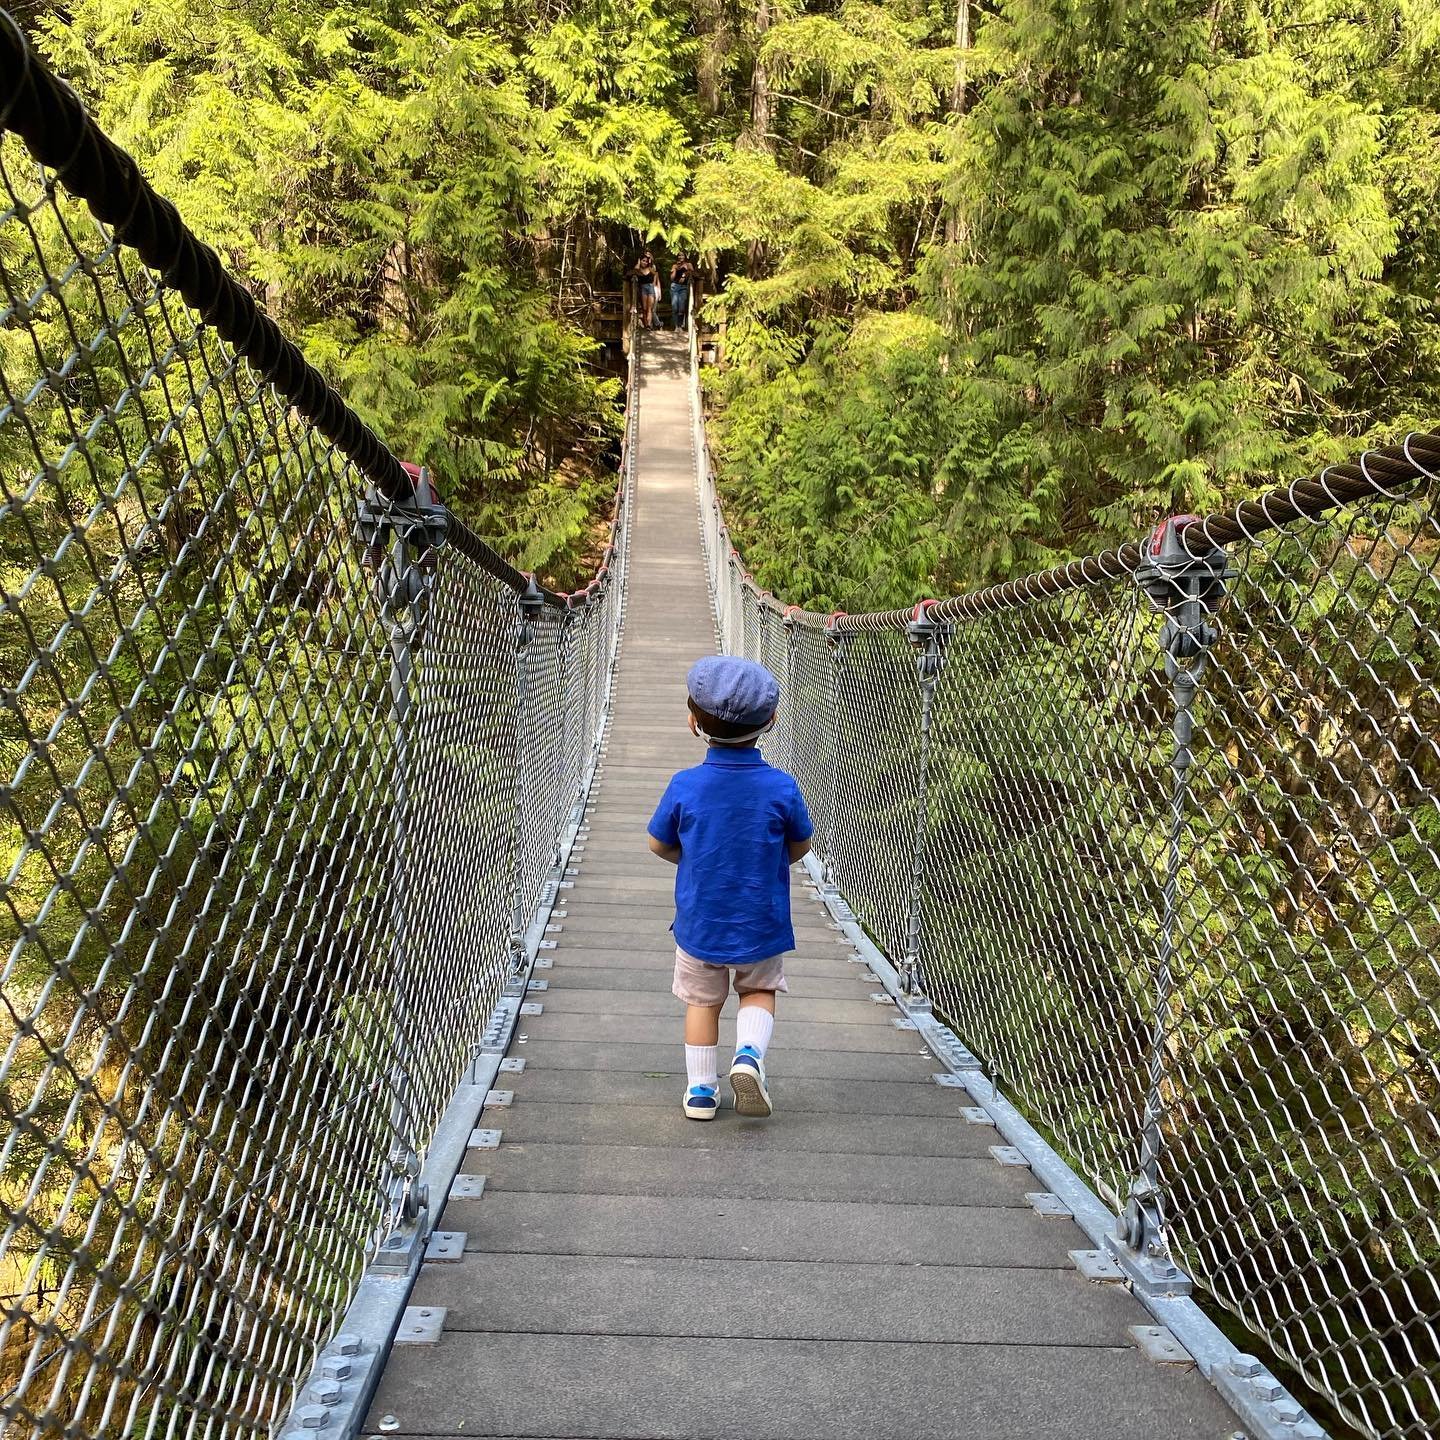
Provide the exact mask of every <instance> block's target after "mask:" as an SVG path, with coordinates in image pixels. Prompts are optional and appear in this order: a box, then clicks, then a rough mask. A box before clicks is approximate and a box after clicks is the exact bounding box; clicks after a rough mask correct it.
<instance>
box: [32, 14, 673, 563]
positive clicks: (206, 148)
mask: <svg viewBox="0 0 1440 1440" xmlns="http://www.w3.org/2000/svg"><path fill="white" fill-rule="evenodd" d="M681 27H682V18H681V14H680V12H679V11H677V10H676V9H674V8H673V7H669V6H667V5H666V4H665V3H664V0H641V3H639V4H638V5H633V6H628V7H626V8H625V9H624V11H623V12H622V11H621V10H620V9H619V8H618V7H616V6H614V5H613V4H611V3H609V0H593V3H590V4H587V5H583V6H581V7H579V8H577V9H574V10H570V11H565V12H559V13H555V14H549V13H546V14H534V15H528V14H517V15H511V14H510V13H509V12H506V11H505V10H503V9H502V8H500V7H498V6H493V5H489V4H468V3H467V4H462V5H459V6H450V5H439V4H422V5H420V6H407V7H405V8H404V9H397V8H395V7H392V6H389V5H387V4H383V3H382V4H373V3H347V4H339V5H334V4H330V3H326V0H318V3H304V4H300V5H298V6H288V7H285V8H284V10H283V12H280V13H277V12H275V11H274V10H273V8H272V7H270V6H265V5H259V4H256V3H249V0H247V3H241V4H239V5H235V6H224V7H211V6H203V7H197V6H195V5H194V4H192V3H190V0H162V3H160V4H157V5H154V6H148V7H146V10H145V14H144V16H143V17H141V18H140V19H139V20H138V21H135V20H133V17H132V15H131V12H130V11H128V10H123V11H122V9H121V8H117V6H116V5H115V4H114V0H82V3H81V4H79V5H77V6H76V7H74V8H73V9H72V10H71V11H70V12H69V13H68V14H67V16H66V17H65V19H64V20H61V19H60V18H59V17H54V18H52V20H51V21H50V23H49V26H48V28H47V29H46V31H45V36H44V43H45V46H46V48H47V50H48V51H49V53H50V55H51V56H52V58H53V59H54V61H55V62H56V64H57V66H58V67H59V68H60V69H61V71H62V72H63V73H65V74H66V75H67V76H69V77H71V78H72V79H73V80H74V81H75V82H76V83H77V84H78V85H79V87H80V88H81V90H82V92H83V93H86V94H87V95H88V96H89V97H90V98H91V100H92V102H93V103H94V105H95V108H96V111H97V114H98V116H99V118H100V120H101V122H102V123H103V124H104V125H105V126H106V127H107V128H108V129H109V130H110V131H111V132H112V133H113V134H114V136H115V138H116V139H117V140H118V141H119V142H120V143H121V144H122V145H123V146H125V147H126V148H128V149H130V150H131V151H132V152H133V153H134V154H135V155H136V157H137V159H138V160H139V161H140V163H141V165H142V167H143V168H144V170H145V172H146V174H147V176H149V178H150V179H151V180H152V182H153V183H154V184H155V185H156V187H157V188H158V189H159V190H160V191H161V192H162V193H163V194H165V195H167V196H168V197H169V198H171V199H173V200H174V201H175V202H176V203H177V205H178V206H179V208H180V211H181V213H182V214H183V215H184V216H185V218H186V219H187V221H188V222H189V223H190V224H191V225H192V226H193V227H194V228H195V229H197V230H198V231H199V233H200V234H201V235H202V237H203V238H205V239H207V240H209V241H210V242H211V243H212V244H214V245H215V246H216V247H217V249H219V251H220V253H221V254H222V256H223V257H224V258H225V259H226V261H227V263H229V264H230V265H231V266H232V268H233V269H235V270H236V271H237V272H238V273H239V274H241V275H242V276H245V277H248V278H250V279H251V280H253V281H254V282H255V284H256V285H257V286H258V287H260V288H261V290H262V292H263V298H264V300H265V303H266V305H267V308H268V309H269V310H270V311H271V312H272V314H274V315H275V317H276V319H277V320H279V321H280V323H281V325H282V326H284V327H285V328H286V329H287V330H288V331H289V332H290V333H291V334H292V335H293V336H294V337H295V338H296V339H297V340H298V341H299V342H300V343H301V344H302V346H303V348H304V349H305V350H306V351H307V353H308V354H309V356H310V358H311V359H312V360H313V361H314V362H315V363H316V364H318V365H319V366H320V367H321V369H322V370H324V371H325V372H326V373H327V374H328V375H329V376H330V377H331V378H332V379H333V380H334V381H335V382H336V383H337V384H338V385H339V387H340V388H341V389H342V390H343V392H344V393H345V395H346V397H347V399H348V400H349V401H350V403H351V404H353V405H355V406H356V407H357V408H358V409H359V410H360V411H361V412H362V413H363V414H364V415H365V417H366V418H367V419H368V420H369V421H370V422H371V423H372V424H373V425H374V426H375V428H376V429H377V430H378V431H379V433H380V434H381V435H382V436H383V437H384V438H385V439H386V441H387V442H388V443H389V444H390V445H391V447H392V448H393V449H395V450H396V451H397V452H399V453H400V454H401V455H402V456H404V457H405V458H407V459H410V460H414V461H417V462H420V463H424V464H426V465H428V466H429V467H430V468H431V470H432V471H433V473H434V475H435V477H436V480H437V483H438V484H439V487H440V490H441V493H442V494H443V495H444V496H445V497H446V498H447V499H448V500H449V501H450V502H451V503H452V504H453V505H454V506H455V507H456V508H457V510H459V512H460V513H461V514H462V515H464V516H465V517H466V518H467V519H468V520H469V521H471V523H472V524H474V525H475V526H476V527H477V528H478V529H479V530H480V531H481V532H482V533H483V534H484V535H486V537H487V538H489V539H491V540H492V541H493V542H494V543H495V544H496V545H497V546H498V547H499V548H500V549H502V550H503V551H506V552H507V553H509V554H511V555H513V556H514V558H515V559H516V561H517V563H519V564H521V565H523V566H526V567H527V568H539V569H540V570H542V571H543V572H544V573H545V574H546V575H547V576H549V577H550V578H551V579H553V580H555V581H556V582H557V583H560V584H562V585H570V584H575V583H579V582H580V581H581V580H582V579H584V578H586V577H588V574H589V572H590V569H591V568H592V566H593V558H592V555H591V549H592V546H591V543H590V542H591V537H592V535H593V534H594V533H595V520H596V516H597V512H603V507H604V503H605V500H606V498H607V497H608V495H609V493H610V484H609V482H608V479H607V478H606V477H607V476H608V474H609V472H610V467H611V464H612V463H613V444H614V439H615V435H616V432H617V406H616V400H617V390H616V386H615V384H614V382H613V381H610V380H607V379H605V378H604V377H603V375H602V374H601V373H599V372H597V371H596V369H595V368H594V367H593V364H592V362H593V361H594V359H595V358H596V345H595V342H594V340H593V339H592V338H591V337H590V335H588V334H587V333H586V331H585V328H584V326H583V324H577V323H575V321H574V320H572V319H568V318H566V317H565V314H564V313H563V310H564V308H565V307H562V306H560V305H557V300H559V299H561V298H562V295H563V294H564V291H565V287H566V285H567V284H571V283H573V280H574V276H573V267H574V264H575V257H576V255H577V254H578V252H579V251H580V250H582V249H584V250H585V251H586V252H587V253H588V254H590V255H591V256H592V268H593V265H594V264H599V263H602V262H603V261H604V256H605V253H606V248H605V243H604V237H605V234H606V233H607V232H606V229H605V227H607V226H608V227H611V228H612V229H613V227H615V226H621V227H626V229H628V230H632V231H638V232H640V233H644V234H653V233H657V231H658V230H660V229H661V228H663V223H664V222H663V218H662V217H664V216H666V215H668V214H669V212H670V211H672V210H673V208H674V204H675V201H676V198H677V197H678V195H679V193H680V190H681V188H682V186H683V184H684V181H685V175H686V130H685V102H684V98H683V95H682V92H681V89H680V80H681V77H682V76H683V73H684V72H683V69H682V68H681V66H682V65H683V61H684V59H685V56H686V53H687V52H686V45H685V42H684V41H683V39H682V37H681ZM557 238H558V243H559V248H560V250H561V251H562V252H563V259H562V265H561V267H560V270H559V271H558V272H557V270H556V267H555V265H554V259H553V252H554V250H555V248H556V244H557ZM582 242H583V243H582ZM597 254H598V256H599V258H598V259H595V258H594V257H595V256H596V255H597ZM583 278H585V279H586V280H587V282H588V279H589V275H588V274H587V275H586V276H585V277H583ZM582 318H583V317H582Z"/></svg>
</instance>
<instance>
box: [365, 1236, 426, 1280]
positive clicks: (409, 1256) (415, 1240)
mask: <svg viewBox="0 0 1440 1440" xmlns="http://www.w3.org/2000/svg"><path fill="white" fill-rule="evenodd" d="M424 1248H425V1227H424V1225H423V1224H415V1225H406V1226H404V1227H402V1228H401V1229H398V1230H392V1231H391V1232H390V1233H389V1234H388V1235H387V1236H386V1237H385V1238H384V1239H383V1240H382V1241H381V1242H380V1248H379V1249H378V1250H377V1251H376V1252H375V1259H374V1260H373V1261H372V1262H371V1264H372V1265H374V1267H375V1269H377V1270H383V1271H389V1272H392V1273H393V1272H397V1271H398V1272H402V1273H403V1272H404V1271H406V1270H408V1269H409V1268H410V1264H411V1261H413V1260H414V1258H415V1256H416V1254H417V1253H418V1252H419V1251H421V1250H423V1249H424Z"/></svg>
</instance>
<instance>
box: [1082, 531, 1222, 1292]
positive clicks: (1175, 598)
mask: <svg viewBox="0 0 1440 1440" xmlns="http://www.w3.org/2000/svg"><path fill="white" fill-rule="evenodd" d="M1198 523H1199V522H1198V520H1197V517H1195V516H1193V515H1178V516H1175V517H1173V518H1172V519H1169V520H1166V521H1164V522H1163V523H1162V524H1160V525H1159V526H1158V527H1157V528H1156V529H1155V531H1154V533H1153V534H1152V535H1151V536H1150V538H1149V539H1148V540H1147V541H1146V542H1145V547H1144V558H1143V560H1142V562H1141V564H1140V566H1139V568H1138V569H1137V571H1136V576H1135V578H1136V580H1137V582H1138V583H1139V585H1140V587H1141V589H1142V590H1144V591H1145V594H1146V595H1147V596H1148V598H1149V600H1150V602H1151V604H1152V605H1153V606H1154V607H1155V608H1156V609H1157V610H1160V611H1162V612H1163V613H1164V615H1165V624H1164V626H1163V628H1162V629H1161V631H1160V649H1161V651H1162V652H1163V654H1164V657H1165V673H1166V675H1168V676H1169V678H1170V686H1171V696H1172V699H1173V701H1174V710H1173V716H1172V720H1171V736H1172V740H1173V748H1172V751H1171V760H1170V776H1171V784H1170V817H1169V827H1168V836H1167V840H1166V865H1165V888H1164V891H1163V892H1162V896H1161V914H1160V943H1159V947H1158V950H1157V953H1156V963H1155V992H1154V999H1155V1013H1154V1018H1153V1019H1152V1021H1151V1028H1150V1052H1149V1064H1148V1067H1147V1074H1146V1085H1145V1113H1144V1117H1143V1119H1142V1121H1141V1126H1140V1156H1139V1162H1138V1165H1137V1168H1136V1173H1135V1176H1134V1178H1133V1179H1132V1180H1131V1183H1130V1194H1129V1198H1128V1201H1127V1203H1126V1206H1125V1210H1124V1213H1123V1214H1121V1215H1120V1217H1119V1218H1118V1219H1117V1221H1116V1223H1115V1233H1114V1235H1113V1236H1110V1237H1108V1239H1107V1242H1106V1244H1107V1248H1108V1249H1109V1250H1110V1251H1111V1252H1112V1253H1113V1254H1114V1256H1115V1258H1116V1260H1117V1261H1118V1263H1119V1264H1120V1266H1121V1268H1122V1269H1123V1270H1124V1271H1125V1272H1126V1274H1127V1275H1128V1276H1129V1277H1130V1279H1131V1281H1132V1283H1133V1284H1134V1285H1135V1286H1136V1287H1137V1288H1138V1289H1140V1290H1143V1291H1144V1292H1145V1293H1146V1294H1147V1295H1187V1294H1189V1293H1190V1290H1191V1288H1192V1286H1191V1280H1190V1277H1189V1276H1188V1275H1187V1274H1186V1273H1185V1272H1184V1271H1183V1270H1181V1269H1180V1267H1179V1266H1178V1265H1177V1264H1176V1263H1175V1260H1174V1258H1173V1256H1172V1255H1171V1251H1170V1237H1169V1232H1168V1229H1167V1226H1166V1223H1165V1186H1164V1177H1163V1176H1162V1174H1161V1169H1160V1162H1161V1157H1162V1155H1163V1153H1164V1145H1165V1134H1164V1118H1165V1093H1164V1084H1165V1062H1166V1056H1167V1054H1168V1050H1169V1044H1170V1032H1171V1009H1172V1003H1173V998H1174V993H1175V973H1174V964H1175V951H1176V929H1177V925H1178V913H1177V912H1178V899H1179V886H1180V867H1181V865H1182V863H1183V861H1184V835H1185V812H1186V802H1187V799H1188V796H1189V789H1190V768H1191V766H1192V764H1193V763H1194V751H1193V749H1192V742H1193V739H1194V734H1195V696H1196V692H1197V691H1198V689H1199V685H1200V679H1201V676H1202V675H1203V674H1204V672H1205V668H1206V666H1207V665H1208V663H1209V657H1210V649H1211V647H1212V646H1213V645H1214V643H1215V642H1216V640H1218V639H1219V638H1220V632H1219V630H1218V629H1217V628H1216V627H1215V626H1214V625H1212V624H1211V623H1210V619H1209V617H1210V616H1211V614H1212V613H1213V612H1214V611H1215V610H1217V609H1218V608H1219V605H1220V602H1221V601H1222V600H1223V599H1224V595H1225V583H1226V581H1227V580H1228V579H1230V578H1231V577H1232V576H1233V574H1234V571H1233V570H1232V569H1231V568H1230V566H1229V563H1228V557H1227V556H1226V554H1225V551H1224V550H1222V549H1221V548H1220V547H1219V546H1216V545H1212V544H1210V542H1209V541H1208V540H1198V534H1199V532H1197V540H1198V543H1196V542H1191V543H1190V544H1187V542H1186V539H1185V532H1186V531H1187V530H1188V529H1189V528H1190V526H1192V525H1196V524H1198Z"/></svg>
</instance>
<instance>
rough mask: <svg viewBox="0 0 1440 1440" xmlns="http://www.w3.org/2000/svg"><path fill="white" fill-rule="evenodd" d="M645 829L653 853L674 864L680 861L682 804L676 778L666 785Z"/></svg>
mask: <svg viewBox="0 0 1440 1440" xmlns="http://www.w3.org/2000/svg"><path fill="white" fill-rule="evenodd" d="M645 831H646V834H645V838H646V840H647V841H648V842H649V844H650V853H651V854H652V855H658V856H659V857H660V858H661V859H662V860H668V861H669V862H670V863H671V864H672V865H678V864H679V863H680V805H679V801H678V798H677V796H676V794H675V782H674V780H671V782H670V783H669V784H668V785H667V786H666V787H665V793H664V794H663V795H662V796H661V797H660V803H659V804H658V805H657V806H656V807H655V813H654V814H653V815H652V816H651V817H650V823H649V825H647V826H646V827H645Z"/></svg>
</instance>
